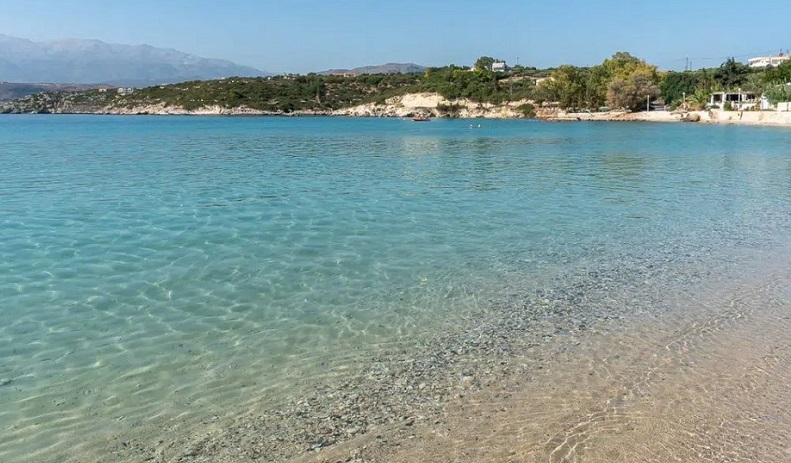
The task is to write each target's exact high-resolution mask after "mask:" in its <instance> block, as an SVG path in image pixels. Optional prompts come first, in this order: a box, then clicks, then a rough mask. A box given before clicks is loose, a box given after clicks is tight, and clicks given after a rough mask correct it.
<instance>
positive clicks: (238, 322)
mask: <svg viewBox="0 0 791 463" xmlns="http://www.w3.org/2000/svg"><path fill="white" fill-rule="evenodd" d="M469 122H470V121H464V120H435V121H432V122H430V123H422V124H415V123H413V122H412V121H408V120H400V119H385V120H376V119H333V118H213V117H201V118H190V117H84V116H58V117H52V116H49V117H47V116H44V117H39V116H24V117H20V116H10V117H1V118H0V166H2V170H0V230H2V238H1V239H0V295H2V299H0V460H2V461H16V460H19V461H22V460H23V459H24V457H25V456H26V455H29V454H30V453H29V452H31V451H33V450H36V451H41V452H44V451H51V452H57V451H58V449H60V448H66V449H67V448H68V446H69V445H71V444H69V440H70V439H71V440H72V441H73V439H74V438H75V435H77V436H85V435H90V434H91V433H99V432H101V431H106V429H107V427H108V425H110V426H111V427H122V428H123V427H135V426H139V425H140V423H142V422H149V421H151V420H156V419H162V420H173V419H182V418H183V419H185V420H186V419H189V418H190V417H205V416H212V415H216V414H226V413H233V407H234V406H237V405H238V404H240V403H251V402H254V401H256V400H260V398H261V397H262V393H263V394H264V395H266V394H270V395H271V397H274V398H276V397H277V394H278V393H279V391H283V390H289V389H291V388H294V387H298V386H299V385H300V384H304V383H305V382H306V381H308V380H309V379H311V378H314V379H315V378H317V377H319V378H320V376H321V375H323V374H329V373H328V371H329V370H331V369H335V370H338V369H341V370H342V369H343V367H344V366H346V365H350V364H353V363H354V362H355V359H356V358H358V356H360V355H362V354H361V353H365V352H369V351H371V350H372V349H376V346H379V345H388V344H391V343H398V342H400V341H401V340H404V339H409V338H410V337H414V336H417V335H418V334H420V333H422V334H426V333H428V334H429V335H430V333H431V332H432V329H445V328H446V327H447V324H448V320H453V319H454V318H456V317H459V318H461V317H466V316H469V315H470V314H473V313H478V311H481V310H484V311H485V310H486V309H487V307H488V306H489V305H490V304H491V303H492V301H497V300H498V298H500V297H501V294H502V293H503V291H504V288H510V289H509V290H513V288H515V287H516V288H518V289H519V290H520V291H529V290H531V289H537V288H541V287H544V286H546V285H551V284H554V283H553V281H554V282H556V281H557V278H558V277H560V276H562V275H564V274H567V273H570V272H574V271H577V270H579V269H585V268H589V267H590V268H601V267H602V266H605V267H607V266H609V267H618V266H619V265H621V264H622V263H623V261H624V260H625V259H626V260H628V259H641V261H642V262H648V263H650V264H651V265H656V266H661V267H662V268H666V269H668V271H672V269H673V268H674V265H678V266H680V265H681V262H682V261H683V263H684V265H689V263H690V262H697V263H699V264H698V265H701V266H706V269H707V270H708V271H714V272H716V271H717V267H716V266H717V265H726V264H725V262H727V260H728V256H730V255H732V253H733V252H734V250H735V249H743V248H768V247H770V246H771V245H773V244H776V243H782V242H785V241H786V240H787V238H788V230H791V228H789V225H791V201H790V199H791V151H789V149H788V146H791V144H790V142H791V132H789V131H788V130H785V129H771V128H755V127H730V126H699V125H694V124H690V125H683V124H657V125H655V124H608V123H597V124H586V123H568V124H549V123H538V122H533V121H483V122H482V127H481V128H475V129H470V128H468V127H469ZM477 123H478V122H477V121H476V123H475V125H477ZM246 391H251V392H249V393H248V392H246ZM272 400H276V399H272ZM72 443H73V442H72Z"/></svg>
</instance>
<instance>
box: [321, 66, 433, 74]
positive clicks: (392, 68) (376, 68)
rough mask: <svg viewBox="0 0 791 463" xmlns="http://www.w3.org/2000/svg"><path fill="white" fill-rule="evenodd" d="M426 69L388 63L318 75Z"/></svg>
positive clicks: (399, 72) (382, 72)
mask: <svg viewBox="0 0 791 463" xmlns="http://www.w3.org/2000/svg"><path fill="white" fill-rule="evenodd" d="M425 70H426V68H425V67H424V66H421V65H419V64H415V63H387V64H379V65H375V66H362V67H359V68H354V69H328V70H326V71H322V72H319V73H318V74H322V75H330V74H346V73H354V74H409V73H413V72H423V71H425Z"/></svg>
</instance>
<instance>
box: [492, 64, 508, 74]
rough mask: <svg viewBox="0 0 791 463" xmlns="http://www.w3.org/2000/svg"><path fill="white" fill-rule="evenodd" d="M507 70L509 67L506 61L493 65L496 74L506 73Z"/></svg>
mask: <svg viewBox="0 0 791 463" xmlns="http://www.w3.org/2000/svg"><path fill="white" fill-rule="evenodd" d="M507 68H508V66H506V64H505V61H495V62H494V63H492V71H494V72H505V70H506V69H507Z"/></svg>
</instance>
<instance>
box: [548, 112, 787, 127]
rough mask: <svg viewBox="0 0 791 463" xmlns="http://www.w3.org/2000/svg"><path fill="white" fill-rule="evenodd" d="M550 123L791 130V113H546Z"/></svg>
mask: <svg viewBox="0 0 791 463" xmlns="http://www.w3.org/2000/svg"><path fill="white" fill-rule="evenodd" d="M538 118H539V119H540V120H543V121H549V122H571V121H599V122H690V123H703V124H733V125H763V126H783V127H791V112H778V111H723V110H721V109H712V110H708V111H683V112H682V111H650V112H649V111H642V112H632V113H630V112H625V111H605V112H598V113H589V112H581V113H578V112H565V111H547V112H544V113H543V114H541V115H539V117H538Z"/></svg>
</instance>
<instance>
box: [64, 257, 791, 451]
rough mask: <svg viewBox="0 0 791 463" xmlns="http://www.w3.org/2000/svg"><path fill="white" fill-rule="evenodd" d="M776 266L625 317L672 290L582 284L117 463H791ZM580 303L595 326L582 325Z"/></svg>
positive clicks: (781, 287) (783, 296)
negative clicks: (790, 460)
mask: <svg viewBox="0 0 791 463" xmlns="http://www.w3.org/2000/svg"><path fill="white" fill-rule="evenodd" d="M765 264H767V262H766V261H765V260H764V259H760V261H758V262H755V261H754V262H752V264H751V265H756V266H757V267H756V268H753V267H750V266H749V265H748V267H749V268H748V269H749V270H752V271H750V272H746V274H748V275H754V277H751V279H743V280H741V281H738V280H737V281H733V280H731V281H730V282H728V283H725V284H723V282H722V281H720V282H716V283H715V282H711V281H708V282H706V281H703V280H701V279H700V278H697V277H692V278H691V279H688V280H687V279H686V278H689V277H685V278H684V279H683V280H676V281H674V282H672V285H673V286H675V285H681V286H680V287H687V288H692V287H695V288H706V289H705V290H702V292H700V290H699V289H698V290H695V291H682V292H680V293H679V294H677V295H674V296H671V295H669V294H664V293H663V292H662V291H653V290H651V289H648V288H647V287H646V289H645V291H641V292H640V294H639V295H638V294H634V296H635V297H639V298H640V302H639V303H638V302H636V300H632V301H631V302H627V301H626V300H623V301H617V300H613V299H611V297H612V295H613V294H618V293H617V292H615V293H613V292H612V291H614V287H613V286H611V283H607V282H615V281H619V280H621V279H624V278H625V279H631V278H632V277H637V278H636V279H637V280H646V282H647V281H648V280H651V281H653V284H654V285H655V286H656V284H657V283H659V285H658V287H662V286H664V284H666V283H671V282H670V281H662V280H663V279H664V277H663V276H662V275H660V274H659V273H654V272H651V271H645V270H638V269H640V268H641V267H644V265H641V264H640V263H639V262H634V263H633V265H634V266H633V268H623V269H615V268H612V269H607V270H605V269H601V270H600V271H599V272H601V273H598V274H597V277H596V278H595V279H590V278H587V277H582V275H580V276H581V277H582V278H581V279H576V278H573V279H572V281H566V282H564V286H565V287H564V288H563V289H559V291H557V292H555V291H549V292H539V293H536V294H533V295H513V296H512V297H509V300H508V301H504V302H505V304H504V305H502V306H500V307H499V308H498V313H497V314H496V317H493V318H489V317H485V318H483V319H482V320H470V323H469V325H468V326H457V327H456V329H453V330H450V331H448V332H447V333H446V334H444V335H440V336H437V337H435V338H425V339H416V340H414V341H415V344H414V345H413V346H411V347H407V346H406V345H402V346H394V348H393V349H388V350H386V351H383V352H381V353H380V354H379V355H377V356H376V357H374V358H371V359H369V361H367V362H363V363H361V364H360V369H359V371H358V372H356V373H353V374H351V375H349V373H351V372H346V374H344V375H340V376H336V377H335V380H330V381H327V382H325V383H324V384H322V385H321V386H318V387H317V388H316V389H315V390H314V391H313V392H312V393H308V394H305V395H301V396H296V397H293V398H291V399H289V400H287V401H286V402H285V403H283V404H282V405H281V406H278V407H275V408H273V409H269V410H267V411H263V412H261V411H258V412H250V413H243V414H241V415H240V416H237V417H234V418H233V419H229V420H225V419H222V420H220V421H218V422H207V423H204V425H202V426H201V427H200V428H199V429H182V430H178V427H176V428H175V429H168V430H165V432H164V434H157V435H154V436H152V437H151V438H150V439H130V438H127V437H121V438H120V439H118V440H117V441H115V442H112V443H110V442H108V447H109V448H107V449H105V452H107V453H105V455H112V456H111V458H112V459H120V460H123V461H157V462H193V463H198V462H201V463H203V462H220V463H241V462H247V461H257V460H259V459H260V460H262V461H273V462H304V463H308V462H315V463H318V462H322V463H324V462H335V461H346V462H354V463H364V462H385V461H387V462H404V463H406V462H412V461H426V462H437V463H439V462H444V461H480V462H501V461H513V462H516V461H528V462H538V461H551V462H561V461H582V460H581V458H584V459H585V460H584V461H590V462H605V461H676V460H678V461H689V462H698V461H700V462H703V461H725V460H726V459H727V458H728V457H730V456H732V455H734V454H738V455H741V456H742V457H743V458H738V459H734V460H728V461H765V462H770V461H772V462H773V461H783V457H784V456H787V455H788V449H786V448H785V443H786V442H788V441H789V437H791V435H789V431H788V430H789V429H791V426H789V425H791V414H789V410H788V409H787V407H785V406H784V404H786V403H787V401H788V400H791V397H789V391H788V389H787V388H786V387H785V384H786V383H787V381H788V380H789V379H791V369H790V368H789V366H790V365H791V363H789V360H791V352H789V351H788V349H787V348H784V347H782V346H785V341H784V340H785V339H786V333H787V330H788V329H791V324H790V321H791V320H790V319H789V318H788V317H787V316H784V315H783V314H785V313H786V311H787V309H788V307H789V304H791V300H790V299H789V297H791V294H789V292H788V286H787V285H785V284H783V282H785V281H787V278H788V277H789V276H791V275H789V274H788V269H787V266H786V265H785V264H784V263H782V262H781V263H779V264H777V263H775V264H777V265H779V267H778V266H775V265H773V264H772V263H768V265H766V266H764V265H765ZM702 283H703V284H702ZM580 294H585V295H586V296H585V304H586V305H587V308H588V309H589V310H586V311H579V310H573V309H572V308H573V306H575V305H577V304H580V303H581V301H580V300H579V299H578V298H579V295H580ZM622 296H626V294H622ZM635 304H638V305H637V306H635ZM593 307H597V308H599V309H605V311H599V310H590V309H592V308H593ZM685 307H694V308H695V309H694V310H688V309H685ZM630 310H634V311H636V312H637V313H640V314H641V315H640V316H635V314H634V313H632V314H629V313H627V311H630ZM643 310H645V311H643ZM594 314H595V315H594ZM722 397H727V398H728V400H727V401H722ZM726 424H727V425H726ZM161 435H166V436H169V437H168V438H167V440H162V439H160V436H161ZM746 436H747V437H746ZM652 458H657V460H653V459H652ZM89 460H90V461H93V460H91V459H90V458H89V459H87V460H83V461H89ZM75 461H76V460H75Z"/></svg>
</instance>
